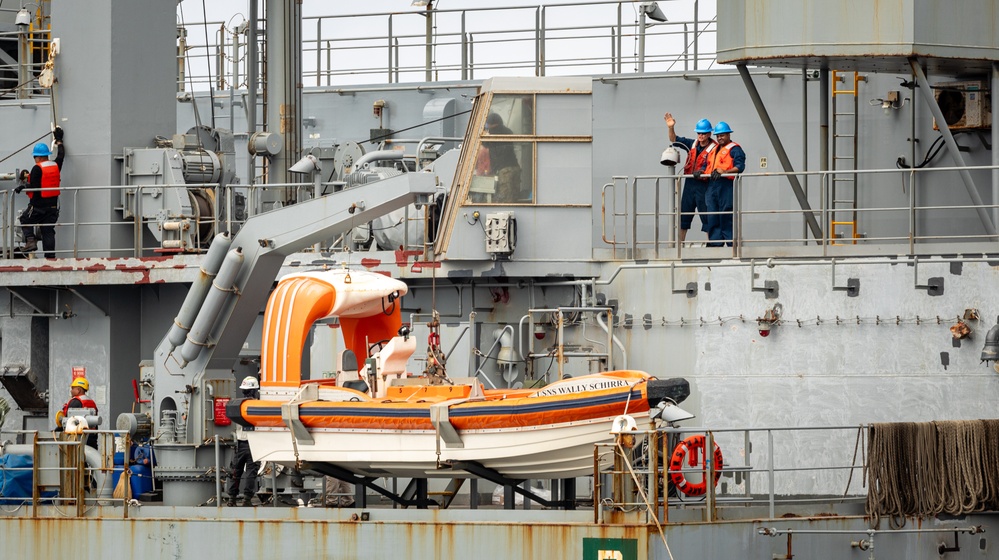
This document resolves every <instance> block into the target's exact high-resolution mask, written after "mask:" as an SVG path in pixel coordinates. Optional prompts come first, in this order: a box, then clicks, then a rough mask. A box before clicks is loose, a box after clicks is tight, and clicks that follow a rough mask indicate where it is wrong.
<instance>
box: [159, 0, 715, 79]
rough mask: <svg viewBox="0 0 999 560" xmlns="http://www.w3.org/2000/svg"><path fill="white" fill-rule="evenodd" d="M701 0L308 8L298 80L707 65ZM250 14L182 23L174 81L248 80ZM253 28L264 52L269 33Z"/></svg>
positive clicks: (708, 32) (708, 41) (710, 50)
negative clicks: (648, 4)
mask: <svg viewBox="0 0 999 560" xmlns="http://www.w3.org/2000/svg"><path fill="white" fill-rule="evenodd" d="M706 4H708V7H707V8H706V9H704V10H703V11H702V8H701V6H700V1H699V0H687V1H684V2H670V3H669V4H668V5H667V4H664V5H663V6H662V9H663V10H665V11H666V12H668V13H669V16H670V17H669V21H666V22H656V21H653V20H651V19H648V18H646V17H645V14H644V13H643V12H642V8H641V3H640V2H633V1H632V2H629V1H606V2H593V3H582V2H577V3H567V4H543V5H524V6H505V7H496V8H491V7H490V8H467V9H448V10H439V9H434V10H432V11H431V12H429V17H428V12H426V11H422V10H420V11H415V10H414V11H412V12H384V13H355V14H346V15H321V16H310V17H305V18H303V21H302V36H303V39H302V69H303V71H302V74H303V75H302V83H303V84H304V85H307V86H308V85H313V86H329V85H334V84H356V83H377V82H384V83H400V82H424V81H440V80H470V79H477V78H478V79H482V78H487V77H490V76H494V75H525V74H527V75H535V76H545V75H578V74H580V73H585V74H625V73H643V72H667V71H680V70H682V71H689V70H698V69H706V68H709V67H711V66H712V65H713V64H714V61H715V52H714V50H715V33H716V26H715V19H714V15H713V13H708V14H705V13H703V12H706V11H708V10H711V11H713V10H714V4H713V3H710V2H709V3H706ZM569 21H571V22H572V24H571V25H569V24H567V23H566V22H569ZM247 23H248V22H246V21H236V18H235V16H234V17H233V18H232V19H230V20H229V21H225V22H223V21H210V22H187V23H184V25H183V28H184V30H185V31H186V33H185V34H184V36H183V37H182V39H181V43H180V47H179V49H178V56H179V57H180V60H179V63H178V68H179V69H180V71H179V75H178V88H179V89H180V90H184V89H188V88H190V89H194V90H205V89H208V88H209V87H211V88H213V89H226V88H233V87H234V88H241V87H246V77H247V74H248V72H247V64H248V63H249V61H248V58H247V56H246V54H247V51H248V45H247V40H248V31H247V27H248V25H247ZM205 37H208V38H209V41H211V43H209V44H207V45H206V44H204V43H205V42H206V41H205V39H204V38H205ZM258 37H259V41H260V45H259V51H258V52H261V53H263V52H265V41H266V40H265V34H264V33H263V32H259V33H258ZM629 47H630V48H629ZM628 51H630V52H628Z"/></svg>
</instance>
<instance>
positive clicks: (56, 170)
mask: <svg viewBox="0 0 999 560" xmlns="http://www.w3.org/2000/svg"><path fill="white" fill-rule="evenodd" d="M52 136H53V137H54V138H55V146H56V157H55V159H54V160H50V159H49V156H50V155H52V152H51V151H50V150H49V147H48V145H47V144H45V143H44V142H39V143H38V144H35V148H34V149H33V150H32V151H31V155H32V156H33V157H34V158H35V166H34V167H32V168H31V172H30V173H29V172H28V171H23V172H22V173H21V176H20V177H19V179H20V181H21V184H20V185H18V186H17V188H15V189H14V192H15V193H20V192H21V191H22V190H24V189H25V188H27V189H29V190H28V192H27V195H28V207H27V208H25V209H24V211H23V212H21V216H20V220H21V226H22V228H21V230H22V232H23V233H24V247H23V248H22V251H23V252H25V253H30V252H32V251H34V250H35V249H37V248H38V239H37V238H36V237H35V225H39V226H40V227H39V229H40V230H41V237H42V249H43V250H44V251H45V258H47V259H54V258H55V223H56V221H58V220H59V185H60V183H61V177H60V173H61V171H62V162H63V159H64V158H65V157H66V150H65V148H63V145H62V138H63V130H62V127H59V126H57V127H55V131H53V133H52Z"/></svg>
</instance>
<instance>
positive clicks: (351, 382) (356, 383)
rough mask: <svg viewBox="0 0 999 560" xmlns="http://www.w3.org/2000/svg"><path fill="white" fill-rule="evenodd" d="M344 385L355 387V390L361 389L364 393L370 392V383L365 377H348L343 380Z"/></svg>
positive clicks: (350, 387)
mask: <svg viewBox="0 0 999 560" xmlns="http://www.w3.org/2000/svg"><path fill="white" fill-rule="evenodd" d="M343 387H344V388H347V389H353V390H355V391H360V392H362V393H367V392H368V389H369V387H368V383H367V382H366V381H364V380H363V379H348V380H347V381H344V382H343Z"/></svg>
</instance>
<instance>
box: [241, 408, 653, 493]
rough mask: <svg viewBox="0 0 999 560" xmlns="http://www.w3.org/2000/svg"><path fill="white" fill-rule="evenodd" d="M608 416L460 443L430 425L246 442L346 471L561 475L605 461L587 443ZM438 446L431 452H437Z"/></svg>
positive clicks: (267, 453)
mask: <svg viewBox="0 0 999 560" xmlns="http://www.w3.org/2000/svg"><path fill="white" fill-rule="evenodd" d="M615 418H616V417H605V418H594V419H589V420H583V421H575V422H565V423H559V424H546V425H540V426H527V427H521V428H503V429H491V430H467V431H462V432H461V433H460V437H461V442H462V447H448V445H447V444H446V443H445V442H443V441H440V445H439V450H438V441H439V438H438V437H437V434H436V432H435V431H433V430H420V431H416V430H342V429H341V430H334V429H320V430H312V431H311V432H310V433H311V435H312V437H313V439H314V442H315V443H314V444H313V445H303V444H302V442H298V445H297V449H298V455H297V457H296V453H295V446H293V445H292V439H291V436H290V434H289V432H288V431H287V430H282V429H279V428H261V429H258V430H256V431H255V432H253V436H252V437H251V438H250V448H251V451H252V453H253V457H254V458H255V459H257V460H263V461H273V462H277V463H285V464H293V463H295V461H296V458H297V459H300V460H301V461H303V462H305V463H326V464H332V465H335V466H337V467H340V468H342V469H346V470H348V471H351V472H353V473H356V474H359V475H363V476H372V477H381V476H402V477H413V478H436V477H446V478H454V477H462V476H468V473H467V472H465V471H461V470H458V469H452V468H450V464H451V463H452V462H462V461H469V462H474V463H477V464H479V465H482V466H483V467H486V468H488V469H491V470H493V471H496V472H498V473H500V474H501V475H503V476H505V477H507V478H513V479H539V478H540V479H544V478H569V477H576V476H587V475H592V474H593V471H594V467H595V465H596V461H599V463H600V465H601V466H606V464H607V463H608V461H609V460H610V454H609V453H600V454H599V456H596V457H595V455H594V445H595V444H597V443H609V442H612V441H613V436H612V435H611V433H610V431H611V427H612V423H613V421H614V419H615ZM632 418H634V419H635V420H636V424H637V426H638V429H639V430H646V429H649V428H651V427H652V425H651V422H650V421H649V419H648V415H647V414H641V415H634V416H632ZM438 451H439V454H438Z"/></svg>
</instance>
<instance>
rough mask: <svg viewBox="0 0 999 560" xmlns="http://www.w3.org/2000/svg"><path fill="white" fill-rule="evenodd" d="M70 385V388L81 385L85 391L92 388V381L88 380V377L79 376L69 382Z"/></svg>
mask: <svg viewBox="0 0 999 560" xmlns="http://www.w3.org/2000/svg"><path fill="white" fill-rule="evenodd" d="M69 386H70V388H73V387H79V388H81V389H83V390H84V391H89V390H90V382H89V381H87V378H86V377H77V378H76V379H74V380H73V382H72V383H70V384H69Z"/></svg>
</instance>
